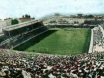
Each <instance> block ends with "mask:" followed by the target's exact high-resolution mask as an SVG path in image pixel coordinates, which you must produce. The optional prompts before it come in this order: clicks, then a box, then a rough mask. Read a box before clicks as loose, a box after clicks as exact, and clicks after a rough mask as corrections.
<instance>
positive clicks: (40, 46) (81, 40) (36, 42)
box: [15, 28, 91, 55]
mask: <svg viewBox="0 0 104 78" xmlns="http://www.w3.org/2000/svg"><path fill="white" fill-rule="evenodd" d="M90 37H91V30H90V29H87V28H70V29H59V28H56V29H51V30H49V31H47V32H45V33H44V34H41V35H39V36H37V37H36V38H33V39H31V40H29V41H27V42H26V43H24V44H21V45H20V46H18V47H16V48H15V49H16V50H22V51H30V52H31V51H34V52H40V53H49V54H62V55H64V54H80V53H85V52H88V49H89V44H90Z"/></svg>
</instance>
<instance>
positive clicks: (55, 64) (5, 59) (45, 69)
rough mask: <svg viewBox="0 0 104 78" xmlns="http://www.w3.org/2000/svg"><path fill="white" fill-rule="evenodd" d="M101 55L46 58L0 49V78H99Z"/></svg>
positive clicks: (103, 63) (103, 61)
mask: <svg viewBox="0 0 104 78" xmlns="http://www.w3.org/2000/svg"><path fill="white" fill-rule="evenodd" d="M103 56H104V53H102V52H101V53H97V52H94V53H90V54H87V53H85V54H78V55H49V54H35V53H27V52H18V51H15V52H14V51H10V50H6V49H0V78H1V77H2V78H101V77H104V58H103Z"/></svg>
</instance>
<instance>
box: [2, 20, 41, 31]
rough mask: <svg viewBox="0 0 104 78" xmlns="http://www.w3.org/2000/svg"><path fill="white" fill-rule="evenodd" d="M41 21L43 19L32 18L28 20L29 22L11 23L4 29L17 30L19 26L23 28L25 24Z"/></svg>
mask: <svg viewBox="0 0 104 78" xmlns="http://www.w3.org/2000/svg"><path fill="white" fill-rule="evenodd" d="M40 21H41V20H31V21H27V22H23V23H19V24H15V25H10V26H7V27H5V28H3V30H6V31H12V30H15V29H18V28H22V27H25V26H29V25H32V24H34V23H37V22H40Z"/></svg>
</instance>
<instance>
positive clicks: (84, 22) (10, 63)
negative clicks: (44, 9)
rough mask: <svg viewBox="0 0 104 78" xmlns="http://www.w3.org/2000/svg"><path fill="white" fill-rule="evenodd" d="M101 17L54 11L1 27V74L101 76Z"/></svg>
mask: <svg viewBox="0 0 104 78" xmlns="http://www.w3.org/2000/svg"><path fill="white" fill-rule="evenodd" d="M103 22H104V20H103V19H100V18H98V19H93V18H92V19H85V18H70V17H68V16H61V15H54V16H51V17H47V18H43V19H38V20H31V21H27V22H23V23H20V24H16V25H11V26H8V27H5V28H4V29H3V33H4V35H5V36H6V37H7V39H6V40H4V41H2V42H1V43H0V48H1V50H0V56H1V57H0V60H1V62H0V70H1V72H0V75H2V77H6V78H7V77H8V75H10V77H9V78H11V77H13V78H101V77H104V58H103V56H104V30H103V28H104V27H103ZM1 73H3V74H1Z"/></svg>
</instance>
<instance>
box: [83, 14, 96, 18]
mask: <svg viewBox="0 0 104 78" xmlns="http://www.w3.org/2000/svg"><path fill="white" fill-rule="evenodd" d="M85 17H86V18H93V17H94V16H93V15H91V14H90V15H86V16H85Z"/></svg>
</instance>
